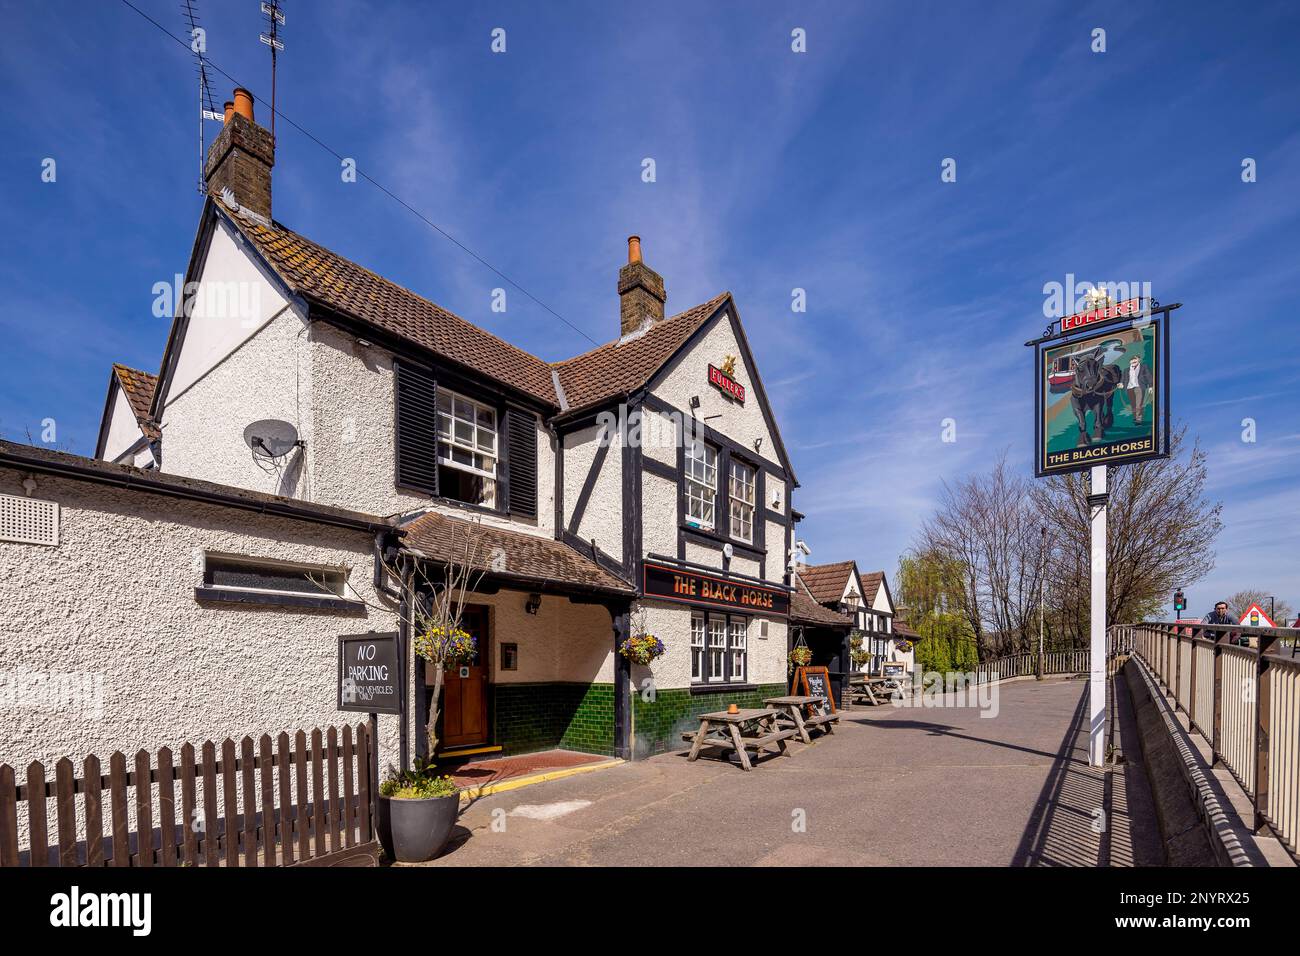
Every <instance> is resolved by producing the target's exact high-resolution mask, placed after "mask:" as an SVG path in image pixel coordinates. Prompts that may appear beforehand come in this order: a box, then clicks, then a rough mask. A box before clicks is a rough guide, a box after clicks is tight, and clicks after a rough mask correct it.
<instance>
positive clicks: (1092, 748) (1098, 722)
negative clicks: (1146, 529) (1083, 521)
mask: <svg viewBox="0 0 1300 956" xmlns="http://www.w3.org/2000/svg"><path fill="white" fill-rule="evenodd" d="M1106 467H1107V466H1106V465H1093V466H1092V472H1091V476H1090V481H1089V484H1090V485H1091V487H1090V489H1089V495H1088V504H1089V506H1090V508H1091V509H1092V611H1091V630H1090V636H1091V638H1092V640H1091V654H1090V655H1089V660H1090V661H1091V665H1090V668H1089V674H1088V698H1089V703H1090V706H1089V708H1088V715H1089V723H1088V764H1089V766H1093V767H1100V766H1102V765H1103V764H1104V763H1105V762H1106V477H1107V475H1106Z"/></svg>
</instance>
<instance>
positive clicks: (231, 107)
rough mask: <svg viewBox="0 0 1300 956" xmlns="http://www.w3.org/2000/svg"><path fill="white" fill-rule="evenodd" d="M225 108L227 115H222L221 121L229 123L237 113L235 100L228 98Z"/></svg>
mask: <svg viewBox="0 0 1300 956" xmlns="http://www.w3.org/2000/svg"><path fill="white" fill-rule="evenodd" d="M225 109H226V115H225V116H224V117H222V119H221V122H223V123H229V122H230V117H232V116H234V115H235V104H234V102H233V101H231V100H226V103H225Z"/></svg>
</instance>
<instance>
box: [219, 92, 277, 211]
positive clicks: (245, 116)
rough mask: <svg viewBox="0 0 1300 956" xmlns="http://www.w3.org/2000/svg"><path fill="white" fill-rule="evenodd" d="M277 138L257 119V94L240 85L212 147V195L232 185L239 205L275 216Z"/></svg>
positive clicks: (226, 111)
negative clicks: (273, 178)
mask: <svg viewBox="0 0 1300 956" xmlns="http://www.w3.org/2000/svg"><path fill="white" fill-rule="evenodd" d="M274 165H275V140H274V139H273V138H272V137H271V134H270V132H268V131H267V130H266V129H264V128H263V127H261V126H258V125H257V123H255V122H254V121H253V94H252V93H250V92H248V90H246V89H244V88H242V87H239V88H237V89H236V90H235V98H234V100H233V101H232V102H229V103H226V104H225V124H224V125H223V126H222V127H221V132H220V133H219V134H218V135H217V138H216V139H215V140H213V142H212V146H211V148H210V149H209V150H208V161H207V163H206V164H205V165H204V168H203V178H204V179H205V180H206V181H207V184H208V194H209V195H213V196H220V195H221V191H222V190H223V189H226V188H229V189H230V191H231V192H233V193H234V194H235V199H236V200H237V201H238V202H239V205H240V206H241V207H243V208H245V209H249V210H251V211H252V212H255V213H257V214H259V215H261V216H265V217H266V218H267V219H270V218H271V167H272V166H274Z"/></svg>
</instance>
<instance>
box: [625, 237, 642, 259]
mask: <svg viewBox="0 0 1300 956" xmlns="http://www.w3.org/2000/svg"><path fill="white" fill-rule="evenodd" d="M627 261H628V262H640V261H641V237H640V236H628V237H627Z"/></svg>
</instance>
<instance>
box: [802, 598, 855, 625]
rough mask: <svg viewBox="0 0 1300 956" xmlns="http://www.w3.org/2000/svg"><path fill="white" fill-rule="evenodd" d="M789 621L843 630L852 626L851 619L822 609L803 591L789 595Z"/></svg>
mask: <svg viewBox="0 0 1300 956" xmlns="http://www.w3.org/2000/svg"><path fill="white" fill-rule="evenodd" d="M790 620H791V621H792V622H793V623H795V624H814V625H818V626H820V627H842V628H844V629H845V630H848V629H849V628H851V627H852V626H853V620H852V619H851V618H849V617H846V616H845V615H843V614H839V613H837V612H835V611H832V610H831V609H830V608H828V607H823V606H822V605H820V604H818V603H817V602H816V601H814V600H813V599H812V598H810V597H809V596H808V594H807V592H806V591H803V590H797V591H795V592H794V593H793V594H791V595H790Z"/></svg>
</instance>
